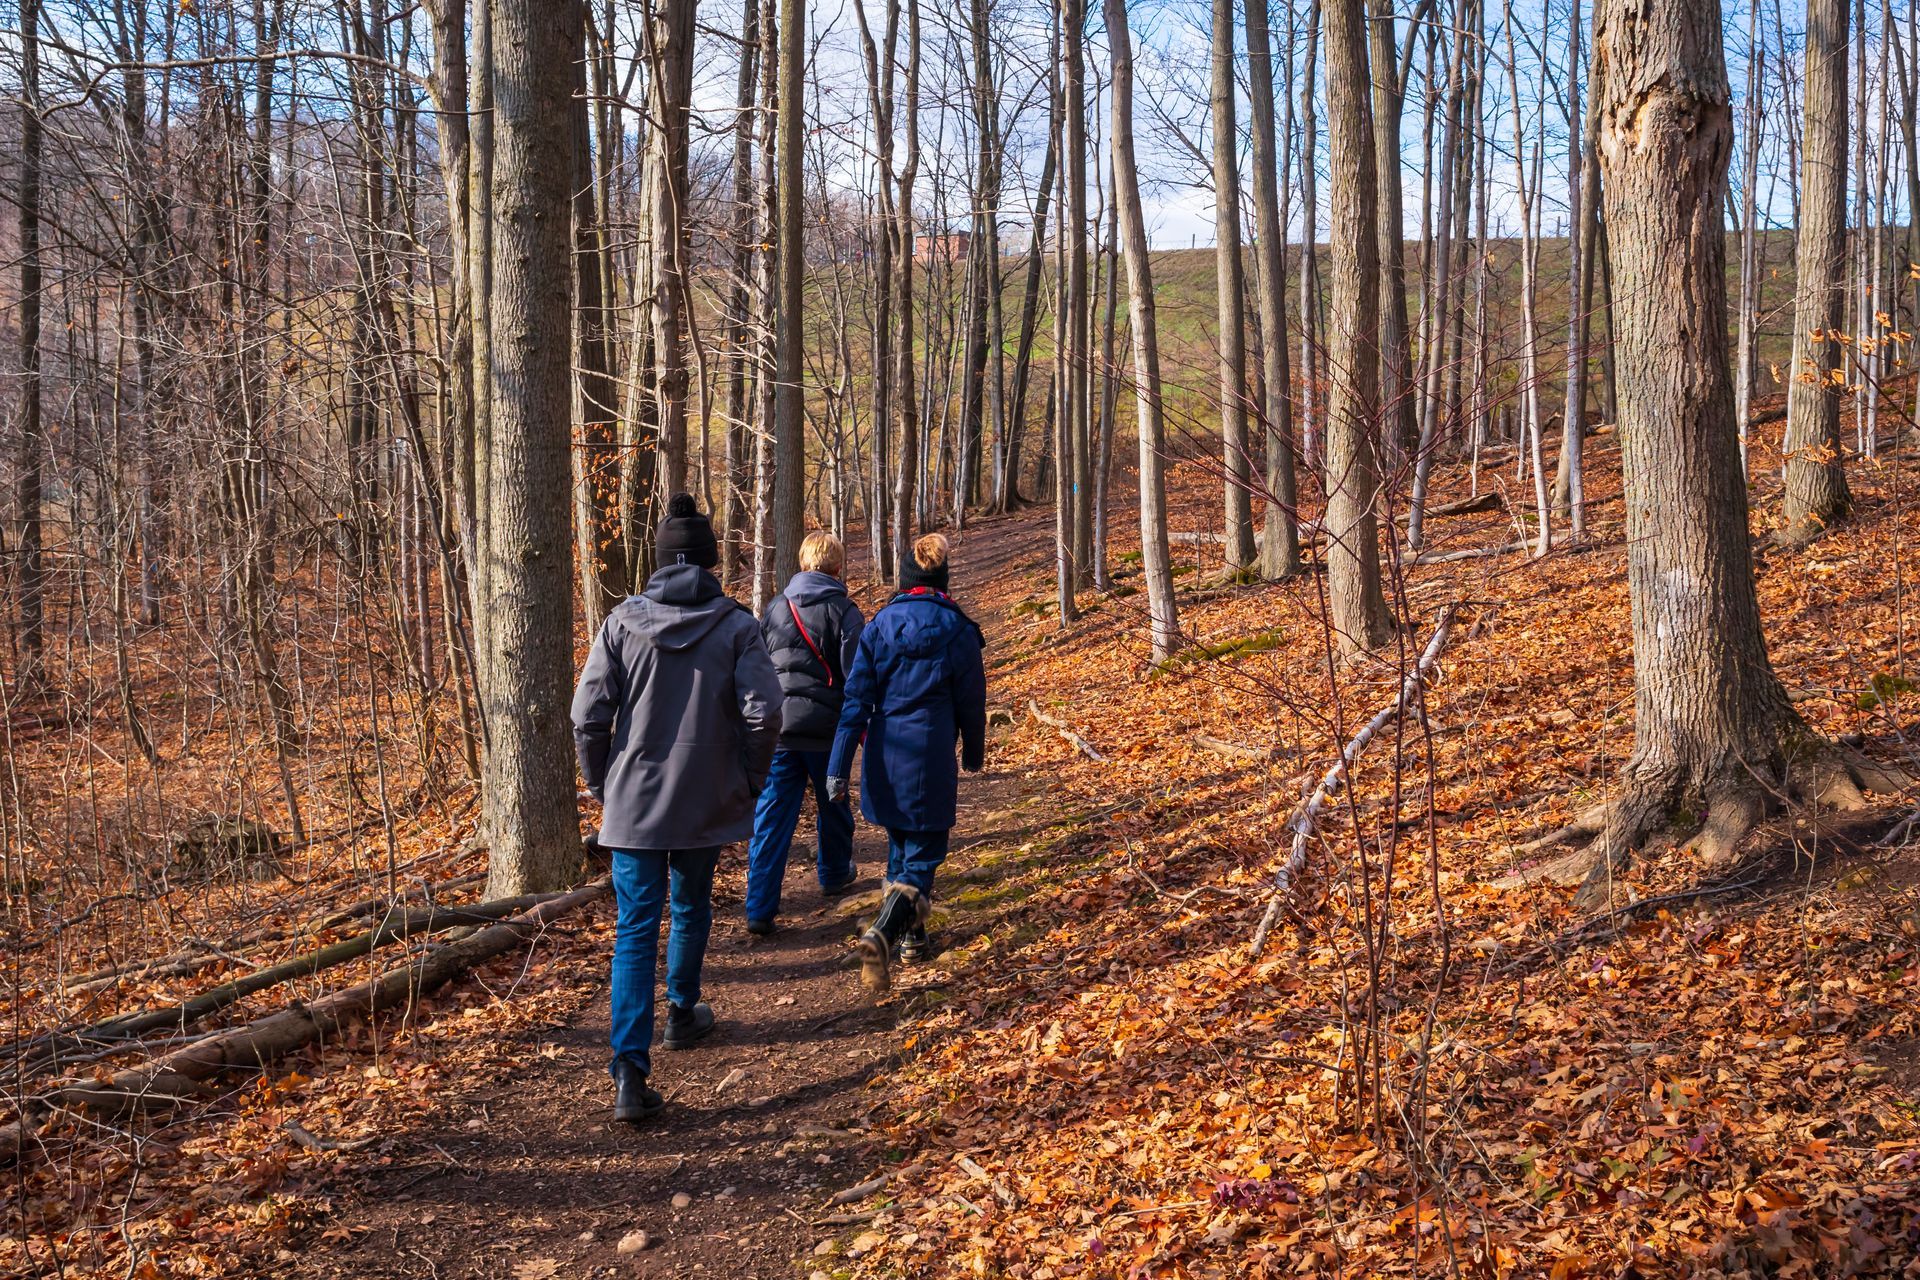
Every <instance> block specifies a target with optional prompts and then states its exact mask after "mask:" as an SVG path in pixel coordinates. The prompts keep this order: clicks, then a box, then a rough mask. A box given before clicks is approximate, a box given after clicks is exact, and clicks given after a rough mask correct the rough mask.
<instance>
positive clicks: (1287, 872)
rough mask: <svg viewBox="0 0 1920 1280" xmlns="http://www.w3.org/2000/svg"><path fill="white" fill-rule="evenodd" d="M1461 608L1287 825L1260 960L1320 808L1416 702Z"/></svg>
mask: <svg viewBox="0 0 1920 1280" xmlns="http://www.w3.org/2000/svg"><path fill="white" fill-rule="evenodd" d="M1458 608H1459V606H1457V605H1448V606H1447V607H1446V608H1445V609H1443V610H1442V611H1441V613H1440V621H1439V622H1438V623H1436V624H1435V625H1434V628H1433V635H1432V636H1431V637H1429V638H1428V640H1427V647H1426V648H1425V649H1422V650H1421V651H1420V660H1419V661H1418V662H1416V663H1415V664H1414V667H1413V670H1412V671H1409V672H1408V673H1407V676H1406V679H1404V680H1402V681H1401V682H1400V695H1399V696H1398V697H1397V698H1395V699H1394V700H1393V701H1392V702H1390V703H1388V704H1387V705H1386V706H1384V707H1382V708H1380V710H1379V711H1378V712H1377V713H1375V715H1374V717H1373V719H1371V720H1369V721H1367V722H1366V723H1365V724H1364V725H1361V726H1360V732H1358V733H1356V734H1354V735H1353V740H1352V741H1351V742H1349V743H1347V745H1346V748H1345V749H1344V750H1343V751H1341V753H1340V756H1339V758H1338V759H1336V760H1335V761H1334V762H1333V764H1332V766H1331V767H1330V768H1328V770H1327V771H1326V773H1325V774H1324V775H1323V776H1322V777H1321V779H1320V781H1319V784H1318V785H1316V786H1315V787H1314V789H1313V790H1312V791H1311V792H1310V793H1308V795H1307V798H1306V800H1305V801H1303V802H1302V803H1301V805H1300V807H1299V808H1298V809H1295V810H1294V812H1293V817H1292V818H1291V819H1290V820H1289V821H1288V823H1287V825H1288V826H1289V827H1290V828H1291V829H1292V831H1293V844H1292V848H1291V849H1290V850H1289V852H1288V854H1287V860H1286V861H1285V862H1283V863H1281V864H1280V870H1279V872H1278V873H1277V874H1276V875H1275V876H1274V878H1273V896H1272V897H1270V898H1269V899H1268V900H1267V910H1266V913H1265V914H1264V915H1262V916H1261V917H1260V927H1259V928H1258V929H1256V930H1254V934H1253V943H1252V945H1251V951H1252V954H1253V956H1254V957H1255V958H1257V957H1258V956H1259V955H1260V952H1261V950H1262V949H1263V948H1264V947H1265V946H1266V945H1267V934H1268V933H1270V932H1272V930H1273V925H1274V922H1275V921H1276V920H1278V919H1279V918H1280V909H1281V907H1282V906H1284V905H1285V903H1286V900H1287V898H1288V896H1289V895H1291V894H1292V892H1293V886H1294V884H1295V883H1296V882H1298V880H1299V879H1300V876H1301V874H1302V873H1303V872H1305V871H1306V869H1307V849H1308V846H1309V842H1310V841H1311V840H1312V839H1313V833H1314V830H1315V828H1316V827H1317V826H1318V825H1319V821H1320V813H1321V810H1323V809H1325V808H1326V807H1327V801H1328V800H1330V799H1331V798H1332V797H1333V796H1334V795H1336V794H1337V793H1338V792H1339V791H1340V789H1341V788H1342V787H1344V786H1345V785H1346V782H1347V777H1348V775H1349V774H1350V773H1351V772H1352V769H1353V765H1354V762H1355V761H1356V760H1358V759H1359V758H1360V753H1361V752H1363V751H1365V750H1366V749H1367V744H1368V743H1370V742H1372V741H1373V740H1374V738H1375V737H1376V736H1377V735H1378V734H1379V732H1380V731H1381V730H1382V729H1384V728H1386V727H1387V725H1388V724H1390V723H1392V722H1393V720H1394V719H1396V718H1397V717H1399V716H1400V715H1402V714H1403V713H1404V712H1405V711H1406V709H1407V707H1408V706H1409V705H1410V704H1411V703H1412V702H1413V695H1414V694H1415V693H1416V692H1417V691H1418V690H1419V688H1420V686H1421V685H1422V684H1423V683H1425V681H1426V678H1427V673H1428V672H1430V671H1432V670H1433V664H1434V663H1435V662H1436V661H1438V660H1439V657H1440V651H1441V650H1442V649H1444V648H1446V645H1447V636H1448V634H1449V633H1450V632H1451V631H1452V630H1453V619H1454V614H1455V613H1456V612H1457V611H1458Z"/></svg>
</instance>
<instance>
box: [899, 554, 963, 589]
mask: <svg viewBox="0 0 1920 1280" xmlns="http://www.w3.org/2000/svg"><path fill="white" fill-rule="evenodd" d="M918 549H919V548H918V547H915V548H914V551H918ZM914 551H910V552H908V553H907V558H906V559H905V560H904V561H902V562H901V564H900V589H901V590H902V591H911V590H913V589H914V588H915V587H925V588H927V589H928V590H929V591H941V592H944V591H945V590H946V589H947V579H948V577H949V576H950V570H951V568H952V566H951V564H950V563H949V562H948V561H947V560H946V559H944V558H942V559H941V561H940V563H939V564H937V565H934V566H933V567H932V568H930V569H929V568H923V567H922V566H921V564H920V561H919V559H918V557H917V556H916V555H915V554H914Z"/></svg>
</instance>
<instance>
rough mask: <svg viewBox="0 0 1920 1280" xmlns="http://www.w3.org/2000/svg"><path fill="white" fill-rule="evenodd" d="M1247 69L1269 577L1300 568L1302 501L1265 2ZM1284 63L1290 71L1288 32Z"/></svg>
mask: <svg viewBox="0 0 1920 1280" xmlns="http://www.w3.org/2000/svg"><path fill="white" fill-rule="evenodd" d="M1246 12H1247V72H1248V76H1249V78H1250V80H1251V85H1252V88H1251V94H1250V105H1251V107H1252V115H1253V211H1254V235H1255V237H1256V238H1255V240H1254V246H1253V250H1254V270H1255V271H1256V272H1258V273H1259V278H1260V354H1261V362H1262V366H1263V367H1262V370H1261V373H1262V378H1261V381H1262V382H1263V383H1264V384H1265V391H1266V398H1265V405H1264V408H1265V412H1264V414H1263V417H1264V419H1265V422H1264V426H1265V434H1266V487H1267V495H1268V500H1267V503H1266V518H1265V522H1264V528H1263V530H1262V536H1261V540H1260V575H1261V576H1262V577H1263V578H1266V579H1268V580H1269V581H1277V580H1279V579H1281V578H1290V577H1292V576H1293V575H1294V574H1296V573H1298V572H1300V527H1299V523H1298V521H1299V509H1300V498H1299V488H1298V484H1299V482H1298V478H1297V476H1296V474H1295V467H1294V458H1293V398H1292V397H1293V387H1292V382H1293V372H1292V370H1291V369H1290V368H1289V367H1288V365H1289V359H1288V349H1287V348H1288V343H1289V341H1290V338H1289V337H1288V334H1287V232H1286V226H1287V218H1286V214H1285V213H1284V212H1283V210H1282V205H1283V203H1284V200H1283V197H1282V196H1281V194H1280V193H1281V190H1282V186H1283V178H1282V174H1281V166H1280V162H1279V158H1278V156H1277V154H1276V153H1277V151H1278V150H1279V145H1280V142H1281V140H1284V139H1286V137H1287V135H1288V134H1290V133H1291V132H1292V126H1293V119H1292V115H1293V105H1292V98H1291V96H1288V98H1287V117H1288V118H1287V122H1286V127H1285V128H1284V129H1282V130H1281V131H1280V134H1279V137H1278V138H1276V136H1275V130H1274V120H1273V113H1274V95H1273V39H1272V33H1271V31H1270V30H1269V25H1268V22H1267V0H1247V5H1246ZM1287 43H1288V66H1289V76H1291V66H1292V44H1293V36H1292V31H1291V29H1289V31H1288V36H1287Z"/></svg>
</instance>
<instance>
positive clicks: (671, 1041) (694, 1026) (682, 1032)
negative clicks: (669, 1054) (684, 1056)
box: [660, 1000, 713, 1049]
mask: <svg viewBox="0 0 1920 1280" xmlns="http://www.w3.org/2000/svg"><path fill="white" fill-rule="evenodd" d="M712 1030H713V1006H712V1005H710V1004H708V1003H707V1002H706V1001H705V1000H700V1001H697V1002H695V1004H694V1006H693V1008H691V1009H682V1008H681V1007H680V1006H679V1005H677V1004H669V1005H668V1006H667V1034H666V1038H665V1039H663V1040H662V1041H661V1042H660V1043H661V1045H662V1046H663V1047H665V1048H668V1049H688V1048H692V1047H693V1045H695V1044H696V1043H698V1042H699V1041H701V1040H703V1039H705V1038H706V1035H707V1033H708V1032H709V1031H712Z"/></svg>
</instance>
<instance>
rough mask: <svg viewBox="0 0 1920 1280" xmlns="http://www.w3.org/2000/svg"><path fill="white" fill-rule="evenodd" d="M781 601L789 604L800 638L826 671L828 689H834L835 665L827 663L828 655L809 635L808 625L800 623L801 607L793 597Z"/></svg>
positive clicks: (786, 597) (788, 609)
mask: <svg viewBox="0 0 1920 1280" xmlns="http://www.w3.org/2000/svg"><path fill="white" fill-rule="evenodd" d="M781 599H783V600H785V601H786V602H787V612H788V613H791V614H792V615H793V625H794V626H796V627H798V628H799V629H800V638H801V639H802V640H805V641H806V642H807V648H808V649H809V650H811V651H812V653H813V656H814V659H815V660H816V661H817V662H819V664H820V665H821V667H822V668H824V669H825V671H826V673H827V688H829V689H831V688H833V664H832V663H830V662H828V661H827V655H826V654H824V653H821V652H820V646H819V645H817V644H815V643H814V642H813V637H812V636H810V635H808V634H807V624H806V623H804V622H802V621H800V606H799V605H797V604H795V603H794V602H793V597H792V596H782V597H781Z"/></svg>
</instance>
